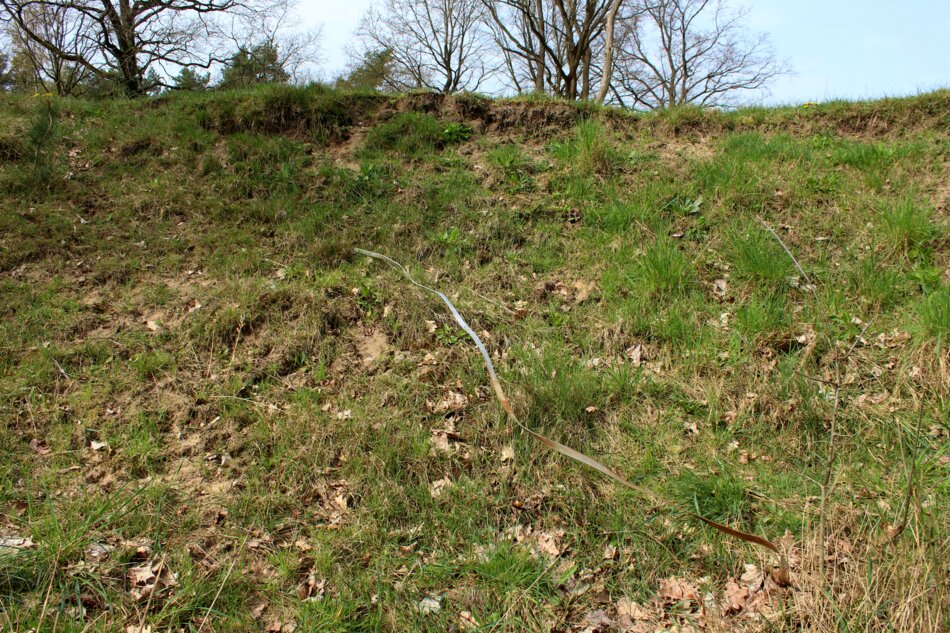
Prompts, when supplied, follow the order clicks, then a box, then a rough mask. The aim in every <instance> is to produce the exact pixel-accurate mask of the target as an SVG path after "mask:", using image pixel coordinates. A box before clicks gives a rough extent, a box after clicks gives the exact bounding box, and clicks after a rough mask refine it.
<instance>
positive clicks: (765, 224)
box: [759, 218, 815, 295]
mask: <svg viewBox="0 0 950 633" xmlns="http://www.w3.org/2000/svg"><path fill="white" fill-rule="evenodd" d="M759 222H761V223H762V226H764V227H765V228H766V230H768V232H769V233H771V234H772V236H773V237H774V238H775V239H776V240H777V241H778V243H779V244H780V245H781V246H782V249H784V250H785V253H786V254H787V255H788V256H789V257H790V258H791V260H792V263H794V264H795V268H797V269H798V272H800V273H801V274H802V277H803V278H804V279H805V281H806V282H807V283H808V288H807V289H808V290H809V291H810V292H811V293H812V295H814V294H815V284H813V283H812V282H811V277H809V276H808V273H806V272H805V269H804V268H802V265H801V264H799V263H798V260H797V259H795V256H794V255H792V251H790V250H789V249H788V246H786V245H785V242H783V241H782V238H780V237H779V236H778V233H776V232H775V231H774V230H773V229H772V227H771V226H769V225H768V223H767V222H766V221H765V220H763V219H762V218H759Z"/></svg>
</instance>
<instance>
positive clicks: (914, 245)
mask: <svg viewBox="0 0 950 633" xmlns="http://www.w3.org/2000/svg"><path fill="white" fill-rule="evenodd" d="M880 214H881V221H882V223H883V225H884V233H885V235H886V236H887V238H888V240H889V241H890V242H891V245H892V246H893V247H894V248H895V249H897V250H899V251H902V252H904V253H906V254H908V255H914V254H915V253H917V252H918V251H919V249H920V248H921V247H922V246H923V245H924V244H925V243H927V242H929V241H930V240H931V239H933V238H934V237H936V236H937V234H938V229H937V227H936V226H935V225H934V224H933V221H932V219H931V211H930V209H927V208H925V207H921V206H918V205H917V204H915V203H914V201H913V200H912V199H910V198H905V199H903V200H901V201H900V202H898V203H896V204H893V205H890V206H887V207H884V208H883V209H881V211H880Z"/></svg>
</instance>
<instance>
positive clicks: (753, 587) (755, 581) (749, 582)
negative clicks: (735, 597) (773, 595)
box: [739, 564, 765, 593]
mask: <svg viewBox="0 0 950 633" xmlns="http://www.w3.org/2000/svg"><path fill="white" fill-rule="evenodd" d="M739 582H741V583H742V584H743V585H745V586H746V587H748V588H749V591H750V592H752V593H755V592H756V591H758V590H759V589H761V588H762V584H763V583H764V582H765V572H763V571H762V570H761V569H759V568H758V567H757V566H755V565H751V564H749V565H745V572H743V574H742V575H741V576H739Z"/></svg>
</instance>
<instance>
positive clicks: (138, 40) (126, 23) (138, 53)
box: [0, 0, 281, 96]
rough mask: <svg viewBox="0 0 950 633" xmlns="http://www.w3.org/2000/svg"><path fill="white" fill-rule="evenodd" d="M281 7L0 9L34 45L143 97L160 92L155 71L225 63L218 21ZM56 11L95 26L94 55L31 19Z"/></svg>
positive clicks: (191, 0)
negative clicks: (66, 46)
mask: <svg viewBox="0 0 950 633" xmlns="http://www.w3.org/2000/svg"><path fill="white" fill-rule="evenodd" d="M275 4H281V2H280V0H277V2H276V3H275V2H272V1H270V0H0V11H2V12H3V13H4V14H5V16H6V18H7V19H9V20H10V21H12V22H13V24H14V25H15V26H16V28H17V30H18V32H20V33H22V34H23V36H24V37H25V38H27V39H29V40H30V41H31V42H34V43H36V44H38V45H39V46H41V47H43V48H44V49H46V50H47V51H49V52H50V53H53V54H55V55H59V56H61V57H62V58H63V59H65V60H66V61H69V62H73V63H76V64H79V65H80V66H82V67H83V68H85V69H86V70H88V71H89V72H90V73H91V74H92V75H95V76H97V77H99V78H102V79H109V78H112V77H115V78H117V80H118V81H119V83H120V84H121V86H122V89H123V91H124V92H125V94H127V95H129V96H141V95H144V94H147V93H148V92H149V91H150V90H151V89H153V88H154V85H151V84H153V83H154V82H153V81H150V80H149V79H148V78H149V77H150V76H151V77H154V78H158V77H160V74H158V73H149V71H150V70H155V69H156V68H158V69H160V70H161V71H162V73H161V74H164V75H165V76H167V75H168V74H169V73H168V72H167V70H168V68H169V67H172V68H174V67H181V66H187V67H200V68H208V67H210V66H211V65H212V64H214V63H217V62H221V61H223V58H221V57H220V56H219V53H218V49H217V48H216V47H215V46H214V44H215V43H217V38H218V37H220V36H221V34H222V29H221V25H220V24H219V23H218V18H221V17H234V16H237V15H241V14H245V15H250V14H254V13H257V12H262V11H265V12H266V11H269V10H272V9H273V7H274V5H275ZM52 9H60V10H62V11H64V12H65V19H66V22H67V23H68V24H74V23H76V22H77V21H86V22H87V23H88V24H89V25H90V31H89V34H88V35H86V36H84V39H85V41H87V42H90V43H91V44H92V45H93V47H94V53H93V54H91V55H88V54H81V53H78V52H76V51H75V50H68V49H64V48H63V47H62V46H60V45H58V44H57V42H56V41H54V40H52V39H50V38H49V37H48V35H47V34H45V33H43V32H42V31H41V30H38V29H36V28H35V26H34V25H33V23H32V21H31V18H30V16H31V15H32V14H33V13H34V12H36V11H38V10H52ZM225 14H227V16H225ZM156 81H161V80H160V79H156Z"/></svg>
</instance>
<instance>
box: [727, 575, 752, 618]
mask: <svg viewBox="0 0 950 633" xmlns="http://www.w3.org/2000/svg"><path fill="white" fill-rule="evenodd" d="M748 599H749V588H748V587H746V586H745V585H740V584H739V583H737V582H736V581H735V580H733V579H732V578H730V579H729V582H727V583H726V613H738V612H739V611H742V607H744V606H745V603H746V601H747V600H748Z"/></svg>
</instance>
